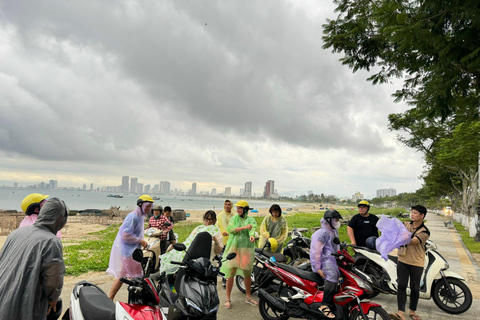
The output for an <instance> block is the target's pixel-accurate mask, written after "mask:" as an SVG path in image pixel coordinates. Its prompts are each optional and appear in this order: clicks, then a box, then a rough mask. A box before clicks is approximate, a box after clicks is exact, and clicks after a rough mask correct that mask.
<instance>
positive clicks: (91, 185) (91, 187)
mask: <svg viewBox="0 0 480 320" xmlns="http://www.w3.org/2000/svg"><path fill="white" fill-rule="evenodd" d="M90 191H93V183H90Z"/></svg>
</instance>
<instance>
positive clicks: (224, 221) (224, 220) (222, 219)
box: [217, 209, 235, 247]
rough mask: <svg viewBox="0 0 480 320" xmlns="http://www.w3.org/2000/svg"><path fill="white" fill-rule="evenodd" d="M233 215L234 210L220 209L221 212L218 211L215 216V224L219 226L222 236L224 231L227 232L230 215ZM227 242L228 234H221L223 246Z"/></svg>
mask: <svg viewBox="0 0 480 320" xmlns="http://www.w3.org/2000/svg"><path fill="white" fill-rule="evenodd" d="M234 215H235V213H234V212H230V213H229V212H227V211H225V209H223V210H222V212H220V213H219V214H218V216H217V226H218V227H219V228H220V232H221V233H222V236H223V233H224V232H227V233H228V231H227V229H228V223H229V222H230V220H231V219H232V217H233V216H234ZM227 242H228V235H227V236H223V246H224V247H225V246H226V245H227Z"/></svg>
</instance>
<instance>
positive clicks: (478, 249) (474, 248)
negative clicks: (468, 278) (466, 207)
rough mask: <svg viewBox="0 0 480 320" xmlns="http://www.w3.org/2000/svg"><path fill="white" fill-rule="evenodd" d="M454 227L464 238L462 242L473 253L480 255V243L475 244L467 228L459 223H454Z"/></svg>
mask: <svg viewBox="0 0 480 320" xmlns="http://www.w3.org/2000/svg"><path fill="white" fill-rule="evenodd" d="M453 225H454V226H455V229H457V232H458V233H459V234H460V236H461V237H462V241H463V243H464V244H465V246H466V247H467V249H468V250H469V251H470V252H471V253H480V242H475V240H474V238H471V237H470V236H469V234H468V231H467V230H465V227H464V226H462V224H461V223H459V222H454V223H453Z"/></svg>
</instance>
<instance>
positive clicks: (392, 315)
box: [388, 312, 405, 320]
mask: <svg viewBox="0 0 480 320" xmlns="http://www.w3.org/2000/svg"><path fill="white" fill-rule="evenodd" d="M388 315H389V316H390V318H392V319H393V320H405V318H402V317H400V315H399V314H398V313H396V312H395V313H389V314H388Z"/></svg>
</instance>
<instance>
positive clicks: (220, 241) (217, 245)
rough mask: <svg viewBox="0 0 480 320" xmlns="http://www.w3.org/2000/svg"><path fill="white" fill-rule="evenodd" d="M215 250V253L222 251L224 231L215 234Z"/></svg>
mask: <svg viewBox="0 0 480 320" xmlns="http://www.w3.org/2000/svg"><path fill="white" fill-rule="evenodd" d="M213 245H214V247H213V250H214V251H215V254H219V253H220V252H222V249H223V237H222V233H221V232H217V233H216V234H215V235H214V236H213Z"/></svg>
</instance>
